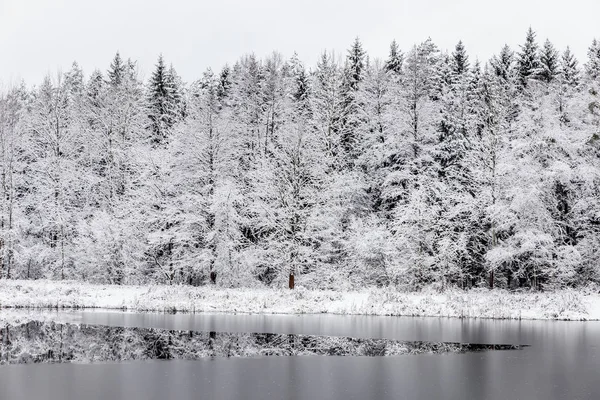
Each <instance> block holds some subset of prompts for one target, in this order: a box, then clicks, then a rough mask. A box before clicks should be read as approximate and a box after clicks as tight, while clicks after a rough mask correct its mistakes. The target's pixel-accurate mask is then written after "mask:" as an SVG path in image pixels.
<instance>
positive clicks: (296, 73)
mask: <svg viewBox="0 0 600 400" xmlns="http://www.w3.org/2000/svg"><path fill="white" fill-rule="evenodd" d="M289 64H290V65H289V67H290V75H291V78H292V80H293V89H292V96H293V98H294V100H295V101H297V102H299V103H303V104H307V103H306V101H307V100H308V85H309V83H308V75H307V74H306V68H304V64H303V63H302V61H300V59H299V58H298V54H297V53H296V52H294V55H293V56H292V58H291V60H290V63H289Z"/></svg>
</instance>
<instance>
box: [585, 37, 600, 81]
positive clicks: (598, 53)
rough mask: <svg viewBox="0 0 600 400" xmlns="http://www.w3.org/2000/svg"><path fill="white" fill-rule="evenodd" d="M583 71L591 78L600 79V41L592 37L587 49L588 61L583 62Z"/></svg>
mask: <svg viewBox="0 0 600 400" xmlns="http://www.w3.org/2000/svg"><path fill="white" fill-rule="evenodd" d="M585 72H586V74H587V76H588V77H589V78H590V79H592V80H596V79H600V41H599V40H596V39H594V41H593V42H592V45H591V46H590V48H589V49H588V62H587V63H586V64H585Z"/></svg>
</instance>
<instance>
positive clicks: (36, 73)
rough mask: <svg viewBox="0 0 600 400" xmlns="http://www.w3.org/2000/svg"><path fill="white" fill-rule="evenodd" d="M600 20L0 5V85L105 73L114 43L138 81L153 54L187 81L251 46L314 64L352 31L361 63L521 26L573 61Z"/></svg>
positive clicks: (583, 13)
mask: <svg viewBox="0 0 600 400" xmlns="http://www.w3.org/2000/svg"><path fill="white" fill-rule="evenodd" d="M599 22H600V0H569V1H564V0H561V1H558V0H494V1H489V0H410V1H409V0H370V1H369V0H295V1H276V0H212V1H206V0H199V1H193V0H170V1H167V0H163V1H159V0H93V1H90V0H0V82H3V83H4V84H10V83H15V82H18V81H19V80H20V79H25V80H26V82H27V83H28V84H35V83H39V82H40V81H41V79H42V77H43V76H44V75H45V74H47V73H49V72H52V73H53V72H56V71H57V70H59V69H60V70H63V71H65V70H67V69H68V68H69V67H70V65H71V63H72V62H73V61H77V62H78V63H79V65H80V66H81V67H82V68H83V69H84V72H85V73H86V75H87V74H89V73H90V72H91V71H92V70H93V69H95V68H100V69H101V70H103V71H104V70H106V69H107V67H108V65H109V64H110V61H111V59H112V57H113V56H114V53H115V52H116V51H117V50H119V51H120V52H121V55H122V56H124V57H125V58H127V57H131V58H132V59H134V60H138V65H139V66H140V69H141V71H142V74H143V76H146V77H147V76H148V75H149V72H150V71H151V70H152V68H153V66H154V64H155V62H156V59H157V57H158V54H159V53H161V52H162V53H163V54H164V56H165V58H166V60H167V62H171V63H173V65H174V67H175V69H176V70H177V71H178V72H179V74H180V75H182V77H183V79H184V80H186V81H188V82H189V81H192V80H194V79H196V78H199V77H200V76H201V73H202V71H204V70H205V69H206V68H207V67H209V66H210V67H212V68H213V70H220V68H221V67H222V66H223V65H224V64H225V63H230V64H232V63H233V62H235V61H236V59H237V58H239V56H241V55H242V54H245V53H250V52H254V53H255V54H257V56H261V57H262V56H265V55H267V54H269V53H271V52H272V51H273V50H277V51H279V52H281V53H282V54H283V55H284V56H285V57H289V56H291V55H292V54H293V52H294V51H297V52H298V54H299V55H300V57H301V59H303V60H304V61H305V62H306V63H307V65H308V66H313V65H314V64H315V63H316V60H317V58H318V56H319V54H320V53H321V52H322V51H323V50H334V51H335V52H336V53H338V54H341V53H343V54H345V51H346V49H347V48H348V47H349V46H350V44H351V43H352V41H353V39H354V38H355V37H356V36H359V37H360V39H361V40H362V42H363V44H364V46H365V49H366V50H367V51H368V53H369V54H370V56H371V57H372V58H375V57H379V58H385V57H386V56H387V52H388V48H389V44H390V42H391V41H392V39H394V38H395V39H396V40H397V41H398V43H399V44H400V46H401V47H402V49H403V50H407V49H409V48H410V46H411V45H412V44H414V43H417V42H421V41H423V40H425V39H426V38H427V37H428V36H431V38H432V39H433V41H434V42H435V43H436V44H437V45H438V46H439V47H440V48H442V49H452V48H453V47H454V45H455V44H456V42H458V40H459V39H462V40H463V42H464V43H465V45H466V47H467V51H468V53H469V55H470V57H471V60H474V59H475V58H476V57H479V58H480V59H481V60H487V59H488V58H489V57H490V56H491V55H492V54H495V53H497V52H498V51H499V50H500V48H501V47H502V46H503V45H504V43H507V44H509V45H510V46H511V47H512V48H513V49H517V48H518V45H519V44H520V43H522V42H523V40H524V37H525V32H526V30H527V28H528V27H529V26H530V25H531V26H532V27H533V29H534V30H535V31H536V32H537V34H538V41H539V42H540V43H541V42H543V41H544V40H545V38H547V37H548V38H550V40H551V41H552V42H553V43H554V44H555V46H556V47H557V48H559V49H560V50H562V49H563V48H564V47H566V46H567V45H569V46H571V49H572V50H573V51H574V52H575V54H576V55H577V57H578V58H579V61H580V63H583V62H585V57H586V52H587V48H588V46H589V45H590V43H591V41H592V39H593V38H594V37H597V38H599V39H600V24H599Z"/></svg>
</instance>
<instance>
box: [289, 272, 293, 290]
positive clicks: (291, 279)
mask: <svg viewBox="0 0 600 400" xmlns="http://www.w3.org/2000/svg"><path fill="white" fill-rule="evenodd" d="M288 286H289V288H290V289H293V288H294V275H292V274H290V280H289V284H288Z"/></svg>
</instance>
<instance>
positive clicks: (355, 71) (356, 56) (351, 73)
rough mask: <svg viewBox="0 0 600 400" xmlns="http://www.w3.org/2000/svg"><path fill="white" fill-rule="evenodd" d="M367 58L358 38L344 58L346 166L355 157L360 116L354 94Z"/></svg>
mask: <svg viewBox="0 0 600 400" xmlns="http://www.w3.org/2000/svg"><path fill="white" fill-rule="evenodd" d="M366 63H367V56H366V53H365V51H364V50H363V48H362V44H361V43H360V40H359V39H358V38H356V39H355V41H354V43H353V44H352V47H351V48H350V50H348V54H347V56H346V64H345V66H344V80H343V82H342V97H343V99H344V113H343V118H342V138H341V141H342V147H343V149H344V151H345V153H346V155H347V156H348V157H347V159H346V163H347V165H350V164H351V163H352V161H353V160H354V159H355V158H356V157H357V154H356V151H357V145H358V144H357V141H358V138H357V135H356V127H357V126H358V124H359V123H360V122H359V119H360V116H359V114H358V109H359V104H358V102H357V98H356V94H357V92H358V90H359V88H360V83H361V82H362V81H363V80H364V75H365V69H366V65H367V64H366Z"/></svg>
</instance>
